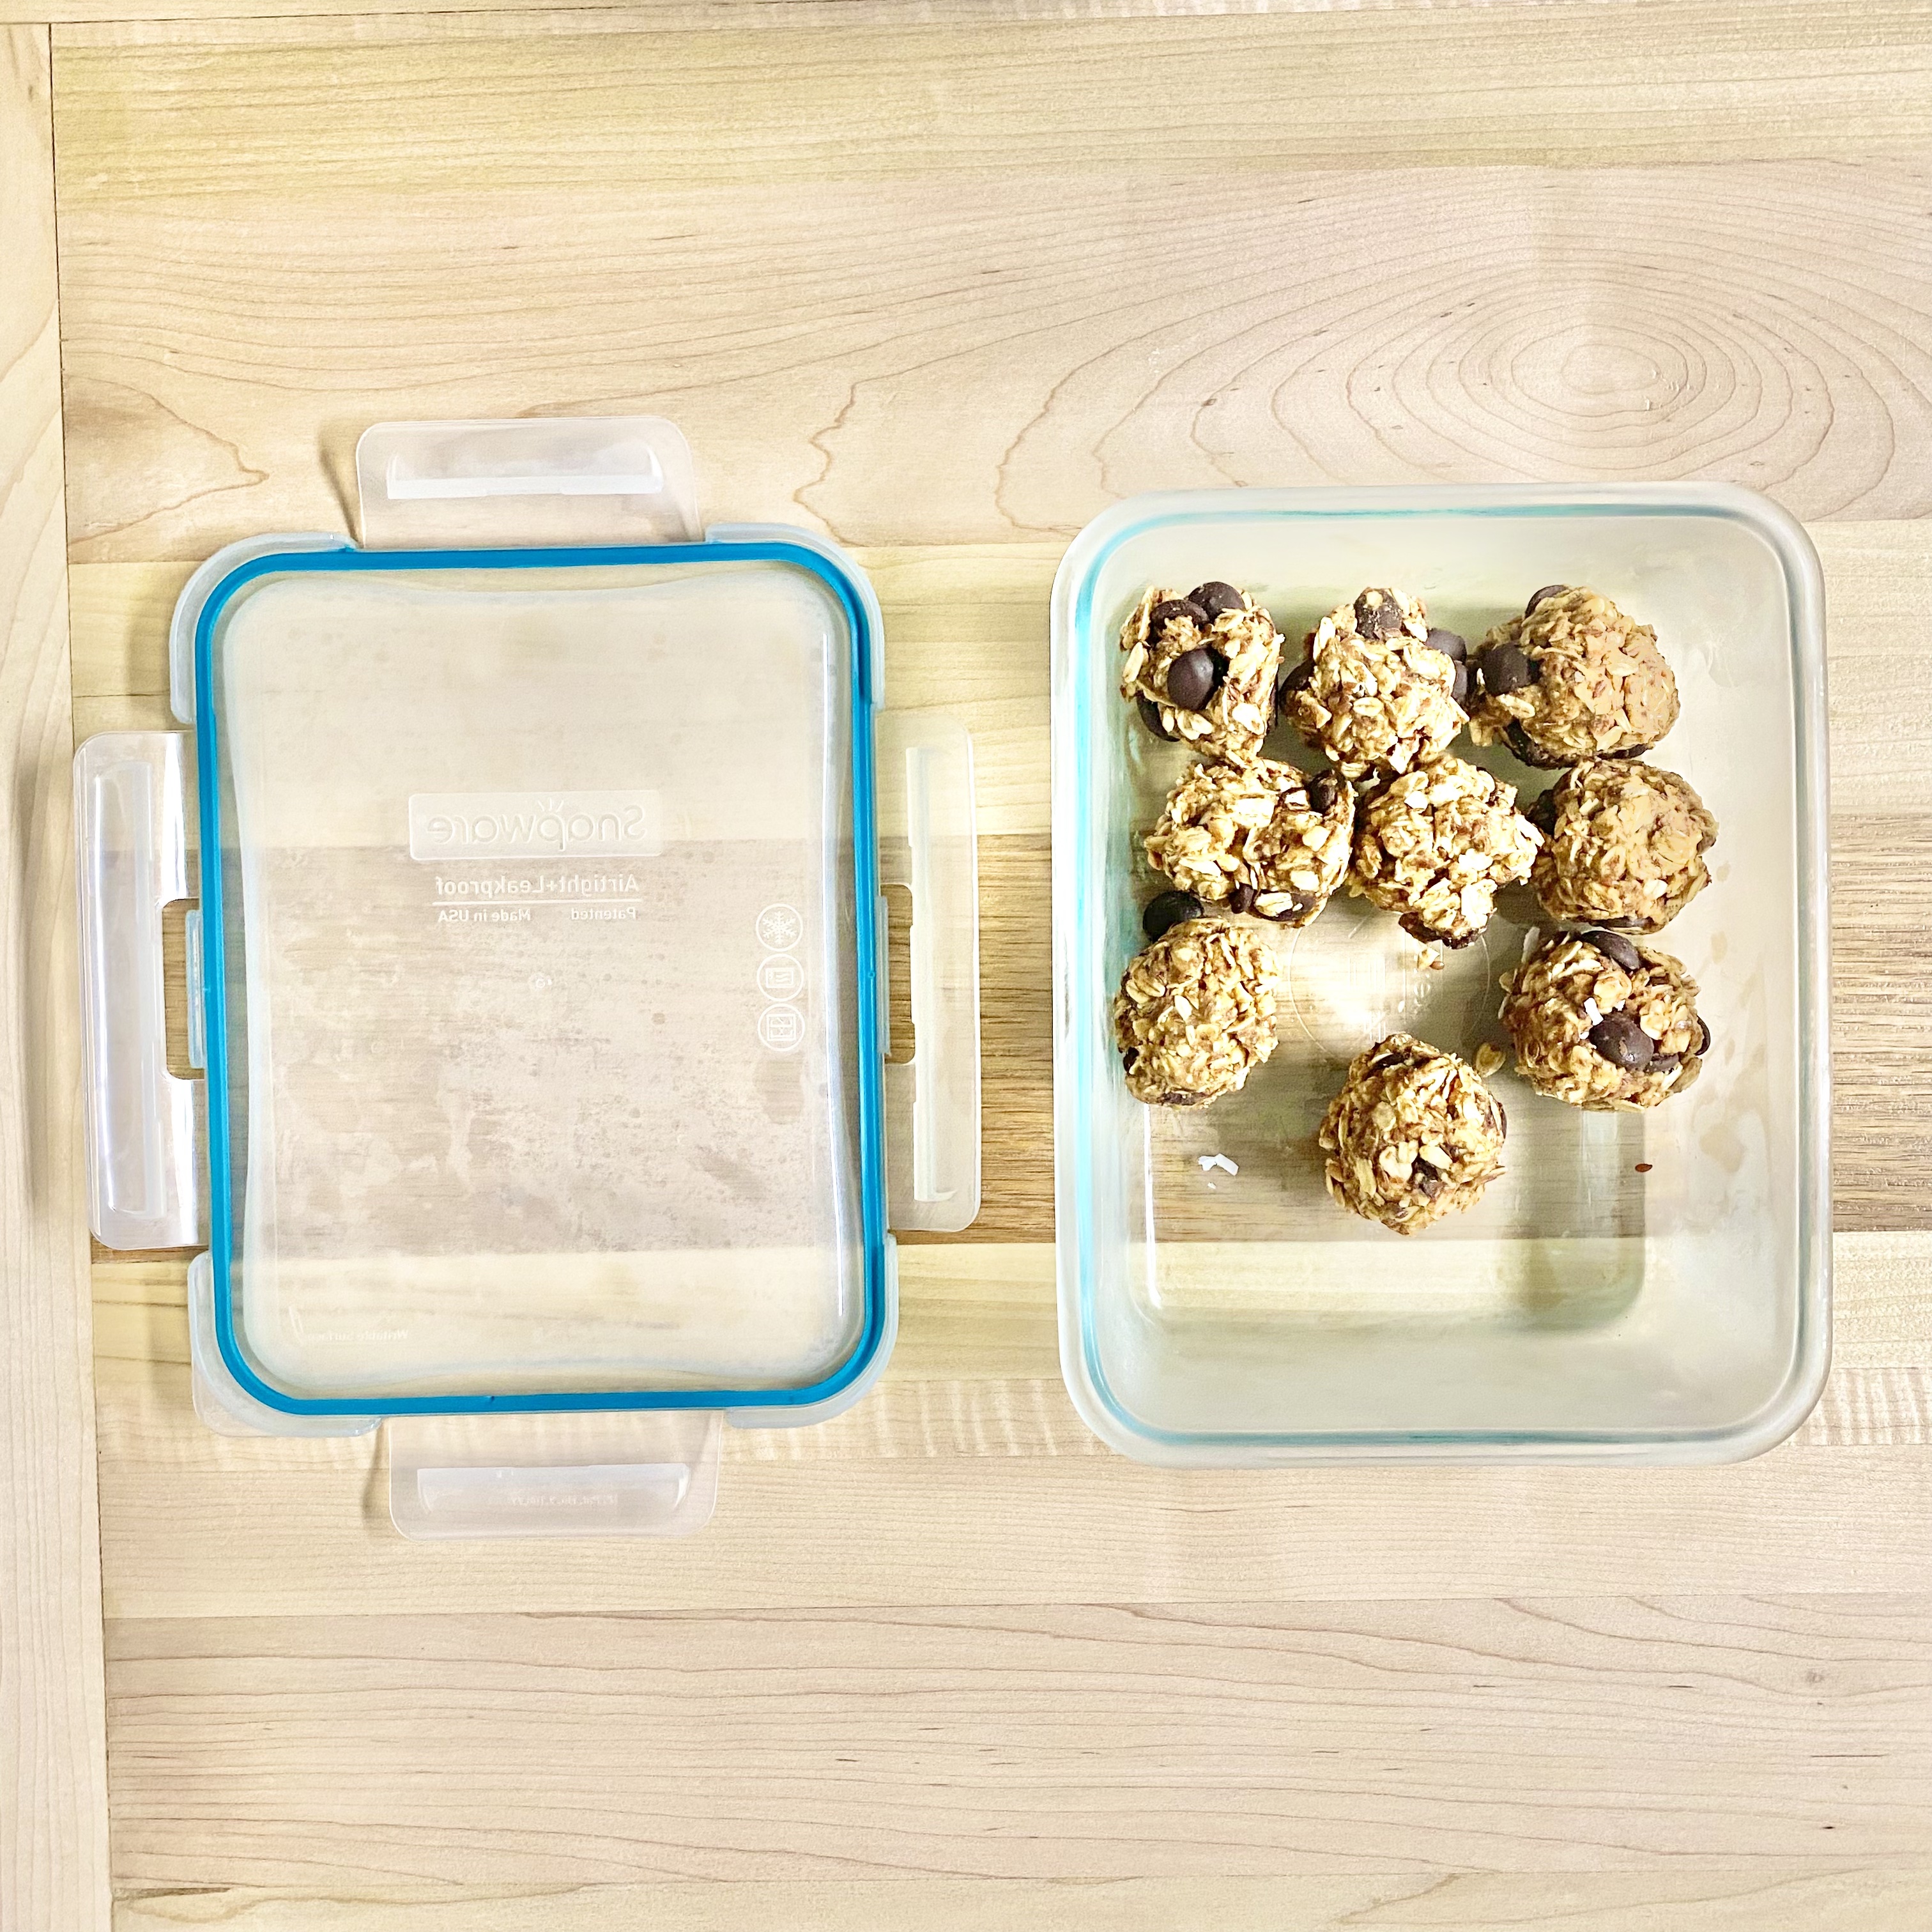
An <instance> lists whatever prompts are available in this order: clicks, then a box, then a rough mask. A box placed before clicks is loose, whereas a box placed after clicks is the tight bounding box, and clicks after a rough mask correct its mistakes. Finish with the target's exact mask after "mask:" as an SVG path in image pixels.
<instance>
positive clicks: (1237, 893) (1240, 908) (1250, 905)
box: [1228, 885, 1255, 913]
mask: <svg viewBox="0 0 1932 1932" xmlns="http://www.w3.org/2000/svg"><path fill="white" fill-rule="evenodd" d="M1254 909H1255V889H1254V887H1253V886H1247V885H1241V886H1229V888H1228V910H1229V911H1230V912H1238V913H1250V912H1253V910H1254Z"/></svg>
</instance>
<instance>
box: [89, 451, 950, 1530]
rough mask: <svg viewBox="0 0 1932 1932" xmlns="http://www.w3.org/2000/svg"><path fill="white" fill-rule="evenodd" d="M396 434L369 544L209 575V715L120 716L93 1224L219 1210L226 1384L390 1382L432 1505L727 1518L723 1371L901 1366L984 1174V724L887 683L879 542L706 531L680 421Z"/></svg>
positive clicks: (182, 636) (313, 1402) (93, 1083)
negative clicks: (184, 987)
mask: <svg viewBox="0 0 1932 1932" xmlns="http://www.w3.org/2000/svg"><path fill="white" fill-rule="evenodd" d="M359 469H360V472H361V483H362V511H363V521H364V538H365V541H364V543H363V544H362V545H361V546H359V547H358V546H353V545H350V544H348V543H347V542H346V541H344V540H343V539H341V538H335V537H293V538H264V539H261V540H260V541H252V542H250V543H248V544H242V545H238V546H236V547H233V548H231V549H230V550H228V551H225V552H223V553H222V554H221V555H220V556H217V557H216V558H214V559H212V560H211V562H210V563H209V564H208V565H206V566H205V568H203V569H202V571H199V572H198V573H197V574H196V577H195V578H194V579H193V580H192V581H191V582H190V584H189V586H187V590H186V591H185V592H184V595H183V597H182V598H181V604H180V606H179V607H178V610H177V612H176V615H175V626H174V631H173V637H172V647H173V687H174V694H175V696H174V703H175V712H176V715H177V716H178V718H180V720H181V722H182V724H184V725H187V726H190V727H193V736H192V738H191V739H190V737H189V736H187V735H186V734H184V733H124V734H112V735H109V736H103V737H101V738H97V739H92V740H90V741H89V742H88V743H86V745H83V746H82V747H81V748H80V752H79V754H78V756H77V763H76V805H77V813H78V815H79V823H80V848H81V851H82V853H83V867H82V878H81V894H82V918H83V971H84V973H85V975H86V1015H87V1027H86V1044H87V1054H88V1067H89V1109H88V1125H89V1146H90V1153H91V1157H92V1163H91V1167H92V1182H93V1193H92V1208H93V1214H92V1220H93V1225H94V1228H95V1232H96V1234H97V1235H98V1236H99V1237H100V1238H101V1239H102V1240H103V1241H105V1242H107V1244H109V1245H110V1246H114V1247H136V1248H152V1247H168V1246H175V1245H182V1244H193V1243H196V1242H198V1241H204V1240H205V1241H206V1243H207V1250H208V1251H207V1253H205V1255H204V1256H201V1257H200V1258H199V1259H198V1260H197V1261H196V1264H195V1265H194V1268H193V1295H192V1299H193V1308H192V1311H191V1313H192V1334H193V1358H194V1369H195V1376H196V1400H197V1403H198V1404H199V1406H200V1407H201V1409H202V1412H203V1414H204V1415H205V1416H206V1417H207V1418H208V1419H209V1420H210V1421H211V1422H213V1423H214V1424H215V1426H217V1427H224V1428H232V1427H241V1428H248V1429H259V1430H270V1431H274V1432H276V1433H311V1434H314V1433H342V1432H345V1431H353V1430H362V1429H366V1428H368V1427H373V1426H374V1424H375V1423H376V1422H377V1421H379V1420H382V1419H385V1418H388V1419H389V1420H390V1425H391V1430H392V1436H391V1444H390V1448H391V1463H392V1478H393V1487H392V1503H393V1508H394V1514H395V1518H396V1520H397V1523H398V1526H401V1527H402V1528H404V1529H405V1530H406V1531H407V1532H409V1533H410V1534H412V1535H498V1534H517V1533H541V1534H550V1535H556V1534H580V1533H589V1532H598V1531H603V1530H623V1531H630V1532H640V1533H666V1532H670V1531H676V1530H683V1529H691V1528H694V1527H696V1526H697V1524H698V1523H701V1522H702V1521H703V1517H704V1516H705V1515H706V1514H708V1513H709V1500H710V1496H711V1494H712V1490H713V1489H714V1487H715V1467H714V1466H715V1460H716V1455H717V1445H718V1428H717V1422H718V1418H719V1417H720V1416H723V1417H725V1418H728V1419H730V1421H734V1422H737V1423H740V1424H754V1425H769V1424H781V1423H796V1422H801V1421H815V1420H818V1419H820V1418H823V1417H825V1416H827V1415H832V1414H835V1413H836V1412H838V1410H839V1409H841V1408H843V1407H844V1406H847V1404H848V1403H850V1402H851V1401H853V1400H856V1398H857V1397H858V1396H859V1394H861V1393H862V1391H864V1389H865V1388H866V1387H867V1386H868V1385H869V1383H870V1382H871V1380H872V1379H874V1377H875V1376H876V1375H877V1373H878V1371H879V1370H880V1368H881V1367H883V1364H884V1362H885V1361H886V1357H887V1355H888V1354H889V1352H890V1349H891V1346H892V1334H893V1330H894V1325H895V1278H894V1259H893V1248H892V1238H891V1235H890V1233H889V1223H890V1224H891V1225H895V1226H900V1227H906V1226H916V1227H924V1228H947V1229H950V1228H958V1227H961V1226H965V1224H966V1223H967V1222H968V1221H970V1220H971V1218H972V1217H973V1216H974V1214H975V1213H976V1212H977V1206H978V1187H979V1085H978V1082H979V1067H978V1004H977V1001H978V987H977V900H976V889H975V876H976V874H975V856H974V838H973V806H972V766H971V745H970V742H969V741H968V738H967V736H966V733H965V731H964V730H963V729H962V727H960V726H959V724H957V723H956V721H953V720H950V719H948V718H941V717H935V716H931V715H922V714H914V713H904V714H898V715H893V714H891V713H889V712H886V711H885V710H884V709H883V691H882V685H883V655H882V645H881V638H880V625H879V616H878V610H877V604H876V601H875V600H874V598H873V596H872V594H871V590H870V588H869V586H868V585H867V584H866V583H865V580H864V578H863V577H862V575H861V574H859V571H857V569H856V567H855V566H853V565H852V564H851V563H850V561H849V560H848V559H845V558H844V557H843V556H841V554H840V553H838V551H837V550H835V549H834V548H833V547H832V546H830V545H829V544H826V543H824V542H823V541H820V540H819V539H817V538H814V537H811V536H810V535H807V534H806V533H805V532H799V531H795V530H785V529H765V528H758V529H713V530H712V531H710V532H709V533H708V534H704V533H701V532H700V529H699V528H698V526H697V520H696V516H695V511H694V505H693V503H692V500H691V489H690V484H689V475H690V463H689V456H688V452H687V451H686V450H685V447H684V445H683V443H682V439H681V438H680V437H678V436H677V434H676V431H675V430H673V429H672V428H671V427H670V425H667V424H664V423H661V422H655V421H653V420H651V419H623V420H621V421H618V422H600V421H596V420H589V419H571V420H568V421H565V422H556V423H543V422H519V423H511V424H493V425H492V424H481V425H478V424H472V425H386V426H383V428H380V429H377V430H372V431H370V432H369V434H368V436H366V437H365V439H364V440H363V444H362V449H361V451H360V452H359ZM538 539H540V541H537V540H538ZM190 853H195V854H196V857H195V858H194V859H190ZM888 883H895V884H898V885H901V886H905V887H907V889H908V890H909V891H910V895H911V899H912V918H913V924H912V936H911V953H912V959H913V985H912V1010H913V1020H914V1032H915V1040H914V1045H915V1047H916V1051H915V1052H913V1054H912V1055H910V1057H907V1056H904V1055H901V1056H900V1057H899V1058H898V1060H897V1061H889V1060H888V1057H887V1056H888V1055H889V1050H890V1043H889V1040H888V1038H887V1037H886V1036H887V1028H888V1001H887V988H886V977H885V963H884V962H885V944H884V930H885V919H886V915H885V912H884V910H883V906H884V901H883V898H882V896H881V895H882V890H883V887H884V886H886V884H888ZM180 898H194V899H196V900H198V901H199V904H198V907H197V909H196V911H195V912H194V913H193V914H192V915H190V921H189V925H188V928H187V939H188V944H187V956H188V967H189V974H190V981H191V984H190V1000H189V1007H190V1015H191V1022H190V1034H191V1038H190V1042H189V1047H190V1058H192V1059H193V1061H195V1062H196V1064H201V1063H202V1061H205V1067H206V1079H205V1108H204V1106H203V1105H202V1083H201V1082H194V1081H191V1080H187V1079H181V1078H178V1077H176V1076H175V1074H173V1073H171V1072H170V1071H169V1067H168V1064H167V1048H166V1038H165V1031H164V1020H163V1010H162V1009H163V986H162V977H161V960H162V954H161V947H160V935H161V920H162V916H163V910H162V909H163V907H164V906H165V905H166V904H167V903H168V902H169V901H171V900H175V899H180ZM204 1113H205V1121H203V1120H202V1118H201V1117H202V1115H203V1114H204Z"/></svg>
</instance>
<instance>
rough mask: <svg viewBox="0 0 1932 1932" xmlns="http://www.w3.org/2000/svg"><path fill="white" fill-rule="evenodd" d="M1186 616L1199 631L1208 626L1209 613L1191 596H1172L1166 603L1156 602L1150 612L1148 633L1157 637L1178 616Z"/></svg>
mask: <svg viewBox="0 0 1932 1932" xmlns="http://www.w3.org/2000/svg"><path fill="white" fill-rule="evenodd" d="M1181 617H1185V618H1186V619H1187V621H1188V622H1190V624H1192V625H1193V626H1194V628H1196V630H1197V631H1205V630H1206V629H1207V628H1208V613H1207V612H1206V611H1205V610H1202V607H1201V606H1200V605H1199V604H1196V603H1195V602H1194V601H1193V600H1192V599H1191V598H1186V597H1170V598H1169V599H1168V600H1167V601H1166V603H1165V604H1156V605H1155V606H1154V608H1153V609H1152V610H1150V611H1149V612H1148V636H1149V637H1159V636H1160V634H1161V632H1162V631H1164V630H1166V628H1167V627H1168V625H1169V624H1171V623H1172V622H1175V619H1177V618H1181Z"/></svg>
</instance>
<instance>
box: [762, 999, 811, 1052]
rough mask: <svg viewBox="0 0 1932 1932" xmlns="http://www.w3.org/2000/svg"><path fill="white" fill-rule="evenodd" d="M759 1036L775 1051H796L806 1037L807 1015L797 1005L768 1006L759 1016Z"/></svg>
mask: <svg viewBox="0 0 1932 1932" xmlns="http://www.w3.org/2000/svg"><path fill="white" fill-rule="evenodd" d="M758 1037H759V1039H760V1040H763V1042H764V1043H765V1045H766V1046H768V1047H769V1048H770V1049H771V1050H772V1052H774V1053H794V1052H796V1051H797V1050H798V1048H799V1044H800V1043H801V1042H802V1040H804V1038H805V1016H804V1014H802V1013H800V1012H799V1010H798V1009H797V1007H786V1006H778V1007H766V1009H765V1010H764V1011H763V1013H760V1015H759V1016H758Z"/></svg>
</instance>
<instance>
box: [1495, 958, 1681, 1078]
mask: <svg viewBox="0 0 1932 1932" xmlns="http://www.w3.org/2000/svg"><path fill="white" fill-rule="evenodd" d="M1504 986H1505V995H1504V998H1503V1004H1502V1022H1503V1025H1505V1027H1506V1028H1508V1030H1509V1036H1510V1038H1511V1040H1513V1041H1514V1043H1515V1045H1516V1069H1517V1072H1518V1073H1520V1074H1521V1075H1522V1076H1523V1078H1524V1079H1526V1080H1527V1081H1528V1082H1529V1084H1530V1085H1532V1087H1534V1088H1535V1089H1536V1091H1538V1093H1539V1094H1548V1095H1549V1096H1550V1098H1551V1099H1553V1100H1565V1101H1568V1103H1569V1104H1570V1105H1571V1106H1573V1107H1583V1108H1586V1109H1589V1111H1591V1112H1595V1113H1624V1114H1631V1113H1639V1112H1642V1111H1643V1109H1646V1108H1648V1107H1655V1106H1658V1104H1659V1103H1661V1102H1662V1101H1664V1100H1669V1099H1670V1097H1671V1096H1672V1095H1673V1094H1681V1093H1682V1092H1683V1091H1685V1088H1688V1086H1690V1085H1691V1082H1693V1081H1694V1080H1695V1079H1697V1076H1698V1073H1700V1070H1702V1068H1703V1060H1704V1055H1706V1052H1709V1049H1710V1045H1711V1029H1710V1028H1709V1027H1708V1026H1707V1025H1705V1023H1704V1022H1703V1019H1701V1018H1700V1016H1699V1014H1698V1012H1697V982H1696V981H1695V980H1693V979H1692V978H1691V976H1690V974H1688V973H1687V972H1685V970H1684V968H1683V965H1682V962H1679V961H1678V960H1676V959H1673V958H1672V957H1671V956H1670V954H1669V953H1665V952H1663V951H1661V950H1659V949H1658V948H1657V947H1654V946H1646V945H1643V944H1640V942H1639V941H1636V940H1634V939H1632V938H1630V937H1629V935H1628V934H1625V933H1621V932H1603V931H1601V930H1598V931H1592V932H1578V933H1568V934H1562V935H1559V936H1558V937H1557V938H1554V939H1553V940H1552V941H1550V942H1549V943H1548V944H1547V945H1545V946H1544V947H1542V948H1541V950H1539V951H1538V952H1537V953H1535V954H1534V955H1532V957H1531V958H1529V959H1527V960H1526V961H1525V962H1523V965H1521V966H1520V967H1518V968H1517V970H1516V971H1515V972H1514V973H1513V974H1511V975H1510V977H1508V979H1507V980H1505V982H1504Z"/></svg>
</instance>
